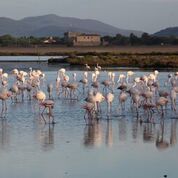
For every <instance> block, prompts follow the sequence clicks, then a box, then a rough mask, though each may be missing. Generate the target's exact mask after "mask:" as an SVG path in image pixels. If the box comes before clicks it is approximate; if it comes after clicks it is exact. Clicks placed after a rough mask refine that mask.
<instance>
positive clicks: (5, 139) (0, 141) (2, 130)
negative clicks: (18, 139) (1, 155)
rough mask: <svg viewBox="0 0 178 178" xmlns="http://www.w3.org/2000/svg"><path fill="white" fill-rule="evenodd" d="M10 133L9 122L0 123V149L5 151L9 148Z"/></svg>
mask: <svg viewBox="0 0 178 178" xmlns="http://www.w3.org/2000/svg"><path fill="white" fill-rule="evenodd" d="M9 138H10V133H9V128H8V124H7V120H1V121H0V149H2V150H5V149H6V148H8V147H9V142H10V139H9Z"/></svg>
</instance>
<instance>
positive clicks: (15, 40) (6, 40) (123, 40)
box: [0, 33, 178, 47]
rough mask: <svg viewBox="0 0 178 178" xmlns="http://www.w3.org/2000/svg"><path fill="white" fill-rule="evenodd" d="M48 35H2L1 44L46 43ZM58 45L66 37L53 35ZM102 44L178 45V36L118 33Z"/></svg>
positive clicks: (107, 38)
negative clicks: (125, 34)
mask: <svg viewBox="0 0 178 178" xmlns="http://www.w3.org/2000/svg"><path fill="white" fill-rule="evenodd" d="M46 39H47V38H46V37H34V36H29V37H26V36H24V37H13V36H11V35H3V36H0V46H17V47H30V46H35V45H44V40H46ZM53 39H54V40H55V41H56V42H55V44H56V45H67V43H66V41H65V40H64V37H53ZM101 40H102V42H103V43H102V44H103V45H104V44H105V45H115V46H128V45H130V46H134V45H135V46H136V45H137V46H138V45H178V38H177V37H175V36H170V37H159V36H154V35H149V34H148V33H143V34H142V36H141V37H138V36H136V35H134V34H133V33H131V34H130V36H129V37H127V36H123V35H121V34H117V35H116V36H103V37H101Z"/></svg>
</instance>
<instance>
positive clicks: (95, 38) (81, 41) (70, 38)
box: [64, 32, 101, 46]
mask: <svg viewBox="0 0 178 178" xmlns="http://www.w3.org/2000/svg"><path fill="white" fill-rule="evenodd" d="M64 37H65V41H66V42H67V44H68V45H71V46H99V45H101V36H100V35H98V34H85V33H79V32H67V33H65V34H64Z"/></svg>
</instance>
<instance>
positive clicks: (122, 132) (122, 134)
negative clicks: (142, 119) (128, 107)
mask: <svg viewBox="0 0 178 178" xmlns="http://www.w3.org/2000/svg"><path fill="white" fill-rule="evenodd" d="M126 124H127V122H126V119H125V118H123V119H121V120H119V140H120V141H125V140H126V138H127V127H126Z"/></svg>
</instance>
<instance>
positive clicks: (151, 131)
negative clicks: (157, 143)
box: [143, 123, 155, 142]
mask: <svg viewBox="0 0 178 178" xmlns="http://www.w3.org/2000/svg"><path fill="white" fill-rule="evenodd" d="M154 135H155V126H154V124H152V123H146V124H145V125H144V130H143V140H144V141H145V142H154V140H155V136H154Z"/></svg>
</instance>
